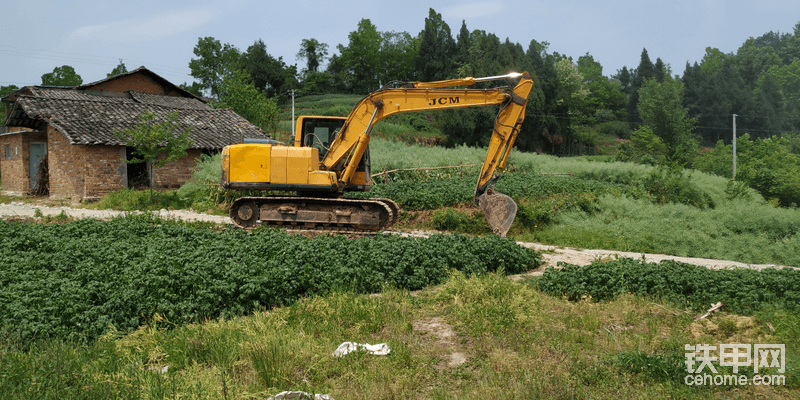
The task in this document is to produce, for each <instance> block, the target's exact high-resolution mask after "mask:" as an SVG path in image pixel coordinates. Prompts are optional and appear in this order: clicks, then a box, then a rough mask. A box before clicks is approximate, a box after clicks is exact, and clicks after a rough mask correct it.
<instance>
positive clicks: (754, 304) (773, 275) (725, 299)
mask: <svg viewBox="0 0 800 400" xmlns="http://www.w3.org/2000/svg"><path fill="white" fill-rule="evenodd" d="M539 288H540V289H541V290H542V291H544V292H545V293H548V294H551V295H554V296H564V297H566V298H568V299H569V300H573V301H574V300H580V299H582V298H584V297H585V296H590V297H591V299H592V300H594V301H605V300H610V299H613V298H614V297H616V296H618V295H620V294H622V293H633V294H636V295H640V296H652V297H659V298H661V299H663V300H667V301H670V302H672V303H673V304H675V305H676V306H678V307H681V308H688V309H690V310H693V311H702V310H705V309H707V308H708V307H709V305H710V304H712V303H716V302H722V304H724V305H725V307H726V310H727V311H729V312H732V313H736V314H741V315H753V314H754V313H755V312H757V311H759V310H761V309H762V308H763V307H778V308H781V309H785V310H788V311H792V312H800V290H798V288H800V270H797V269H794V268H782V269H771V268H770V269H764V270H761V271H758V270H754V269H749V268H737V269H721V270H713V269H709V268H706V267H702V266H697V265H691V264H686V263H680V262H677V261H670V260H665V261H662V262H661V263H651V262H644V261H642V260H634V259H620V260H615V261H610V262H606V263H603V262H595V263H592V264H591V265H587V266H585V267H579V266H576V265H571V264H564V265H563V268H561V269H555V268H553V267H549V268H548V269H547V270H546V271H545V273H544V275H543V276H542V278H541V279H540V280H539Z"/></svg>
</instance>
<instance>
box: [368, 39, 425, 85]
mask: <svg viewBox="0 0 800 400" xmlns="http://www.w3.org/2000/svg"><path fill="white" fill-rule="evenodd" d="M419 45H420V42H419V39H417V38H413V37H411V35H409V34H408V32H382V33H381V51H380V59H381V60H380V63H381V69H380V73H379V74H378V80H379V81H380V82H381V84H384V85H385V84H387V83H389V82H391V81H395V80H406V81H408V80H413V78H414V56H415V55H416V54H417V52H419Z"/></svg>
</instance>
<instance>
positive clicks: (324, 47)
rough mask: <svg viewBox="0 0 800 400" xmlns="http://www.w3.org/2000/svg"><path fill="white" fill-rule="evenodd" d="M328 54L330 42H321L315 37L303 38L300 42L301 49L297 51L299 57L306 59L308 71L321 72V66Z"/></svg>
mask: <svg viewBox="0 0 800 400" xmlns="http://www.w3.org/2000/svg"><path fill="white" fill-rule="evenodd" d="M327 55H328V44H327V43H320V42H319V41H318V40H317V39H314V38H311V39H303V40H302V41H301V42H300V51H298V52H297V58H298V59H304V60H305V61H306V69H305V71H306V73H314V72H319V67H320V65H322V61H323V60H325V57H326V56H327Z"/></svg>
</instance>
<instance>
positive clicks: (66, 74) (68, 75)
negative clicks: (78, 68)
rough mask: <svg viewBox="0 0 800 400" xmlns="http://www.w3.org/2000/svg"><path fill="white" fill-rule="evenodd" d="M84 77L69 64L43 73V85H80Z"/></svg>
mask: <svg viewBox="0 0 800 400" xmlns="http://www.w3.org/2000/svg"><path fill="white" fill-rule="evenodd" d="M82 84H83V79H82V78H81V76H80V75H78V74H77V73H76V72H75V69H74V68H72V67H70V66H69V65H62V66H60V67H55V68H53V72H48V73H46V74H44V75H42V85H50V86H80V85H82Z"/></svg>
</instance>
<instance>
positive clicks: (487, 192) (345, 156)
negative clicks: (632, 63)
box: [221, 72, 533, 236]
mask: <svg viewBox="0 0 800 400" xmlns="http://www.w3.org/2000/svg"><path fill="white" fill-rule="evenodd" d="M503 79H519V81H518V82H517V84H516V86H514V87H513V88H510V87H500V88H492V89H471V88H463V87H467V86H471V85H473V84H475V83H478V82H486V81H492V80H503ZM532 88H533V80H531V77H530V75H529V74H528V73H527V72H525V73H521V74H520V73H511V74H508V75H502V76H494V77H488V78H460V79H452V80H446V81H436V82H403V83H395V84H394V85H390V86H387V87H384V88H383V89H380V90H378V91H376V92H373V93H370V94H369V95H367V96H366V97H364V98H363V99H362V100H361V101H359V102H358V104H356V106H355V108H354V109H353V110H352V111H351V112H350V114H349V115H348V116H347V117H346V118H345V117H313V116H301V117H298V120H297V122H296V133H295V137H294V138H293V140H294V142H293V143H292V144H291V146H284V145H280V144H259V143H247V144H236V145H230V146H226V147H225V148H224V149H223V151H222V182H221V184H222V186H223V187H225V188H228V189H256V190H271V191H282V192H295V193H297V195H296V196H288V195H287V196H279V197H244V198H240V199H238V200H236V201H234V202H233V204H232V205H231V208H230V216H231V219H232V220H233V221H234V223H235V224H236V225H238V226H240V227H242V228H253V227H255V226H258V225H264V224H266V225H276V226H283V227H287V228H298V229H310V230H326V231H366V232H375V231H381V230H385V229H388V228H389V227H390V226H391V225H392V224H393V223H394V222H396V221H397V217H398V213H399V209H400V208H399V206H398V205H397V204H396V203H395V202H393V201H391V200H389V199H345V198H343V197H342V195H343V194H344V193H345V192H348V191H368V190H369V188H370V186H371V184H372V180H371V178H370V157H369V141H370V138H371V133H372V128H373V126H374V125H375V124H376V123H378V121H380V120H382V119H384V118H386V117H388V116H390V115H393V114H397V113H403V112H411V111H429V110H438V109H453V108H463V107H477V106H488V105H494V106H499V107H500V111H499V113H498V115H497V117H496V119H495V124H494V129H493V131H492V137H491V139H490V141H489V147H488V149H487V153H486V159H485V160H484V162H483V165H482V167H481V172H480V175H479V176H478V181H477V184H476V187H475V202H476V203H477V204H478V206H479V207H480V209H481V211H483V213H484V215H485V216H486V219H487V221H488V222H489V225H490V226H491V227H492V230H493V231H494V232H495V233H496V234H498V235H500V236H505V235H506V234H507V233H508V230H509V229H510V227H511V223H512V222H513V221H514V217H515V216H516V213H517V205H516V203H514V200H512V199H511V198H510V197H508V196H506V195H504V194H502V193H498V192H496V191H494V189H493V186H494V182H495V181H496V180H497V179H498V178H499V172H500V171H502V170H503V169H504V168H505V164H506V160H507V159H508V154H509V152H510V151H511V148H512V147H513V145H514V141H515V140H516V138H517V135H518V134H519V130H520V126H521V125H522V121H523V120H524V119H525V106H526V104H527V101H528V95H529V94H530V92H531V89H532Z"/></svg>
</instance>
